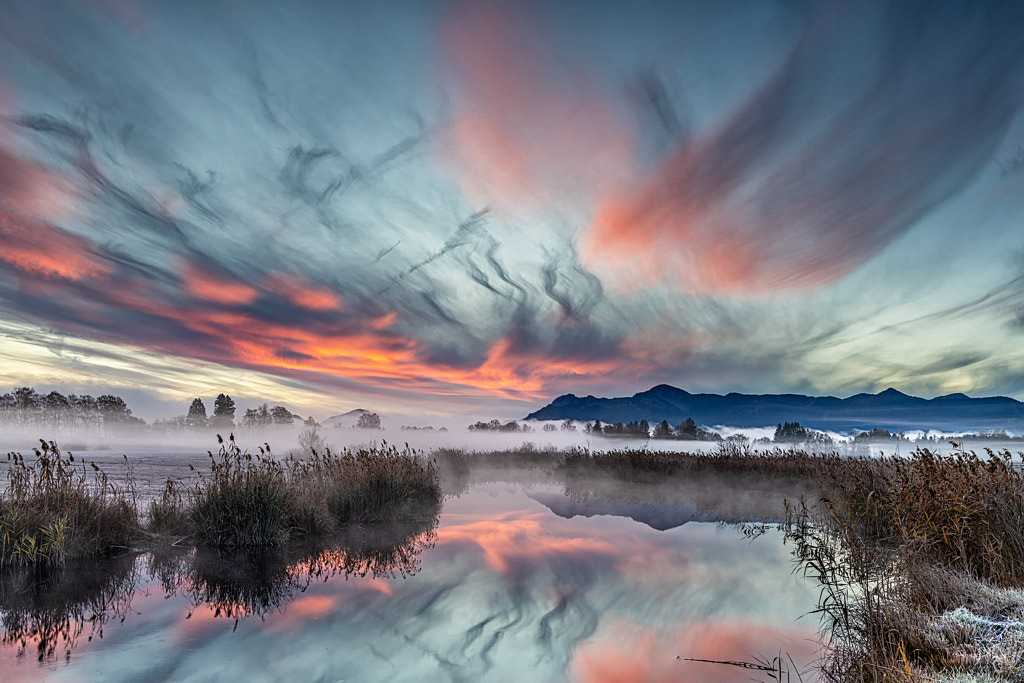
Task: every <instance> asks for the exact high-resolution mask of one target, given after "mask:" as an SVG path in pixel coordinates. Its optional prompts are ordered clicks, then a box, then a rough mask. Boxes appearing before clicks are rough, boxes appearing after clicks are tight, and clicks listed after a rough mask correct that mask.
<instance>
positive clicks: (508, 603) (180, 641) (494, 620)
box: [0, 473, 817, 683]
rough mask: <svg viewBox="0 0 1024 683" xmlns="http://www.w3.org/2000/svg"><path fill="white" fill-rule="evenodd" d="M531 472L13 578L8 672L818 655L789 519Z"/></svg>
mask: <svg viewBox="0 0 1024 683" xmlns="http://www.w3.org/2000/svg"><path fill="white" fill-rule="evenodd" d="M532 476H533V477H534V479H535V480H533V481H530V480H529V479H530V477H529V476H528V477H526V478H525V479H526V480H523V481H494V480H492V481H487V480H486V479H487V477H484V478H483V479H484V480H482V481H472V482H470V483H468V484H464V485H463V486H462V487H461V488H460V491H459V492H458V493H457V494H454V495H449V496H448V497H447V498H446V500H445V503H444V506H443V509H442V511H441V514H440V516H439V517H438V518H436V519H431V520H424V522H423V523H422V524H420V525H419V526H418V527H416V528H412V529H405V530H378V529H362V530H356V531H354V532H353V534H351V535H350V536H348V537H346V538H345V539H343V540H342V541H340V542H339V543H338V544H336V545H335V546H331V547H328V548H290V549H287V550H280V551H276V552H275V553H270V554H269V556H253V555H247V554H244V553H243V554H236V555H218V554H216V553H196V551H194V550H187V549H180V550H179V549H169V550H164V551H161V552H159V553H143V554H141V555H137V556H130V557H124V558H121V559H119V560H115V561H113V562H111V563H107V564H106V565H103V567H102V570H101V571H97V572H91V571H87V569H89V567H97V566H98V565H97V563H95V562H94V563H91V564H90V565H88V566H87V567H78V568H76V567H74V566H69V568H68V570H67V571H66V572H65V573H64V574H63V575H61V576H58V577H49V578H40V579H36V580H31V577H24V576H20V577H13V578H12V577H8V578H7V579H6V580H5V581H4V583H3V584H0V588H2V591H0V600H2V609H0V611H2V616H3V619H4V621H3V628H4V629H5V638H4V644H3V646H2V647H0V679H3V680H5V681H11V680H13V681H34V680H47V681H81V680H103V681H164V680H174V681H214V680H253V681H274V680H302V681H332V682H333V681H388V682H393V683H396V682H399V681H434V680H436V681H467V682H468V681H523V680H530V681H565V680H568V681H579V682H584V683H598V682H606V683H611V682H613V681H644V680H646V681H687V680H694V681H712V682H715V681H722V682H724V681H748V680H751V676H754V677H755V679H756V675H757V674H756V673H755V672H750V671H743V670H741V669H736V668H731V667H725V666H718V665H710V664H697V663H692V662H686V661H683V658H686V657H696V658H703V659H714V660H752V659H754V658H755V657H757V656H759V655H761V656H768V657H771V656H774V655H776V654H778V653H779V652H780V651H781V652H788V653H789V654H790V655H792V657H793V659H794V660H796V662H797V663H798V664H800V665H801V666H804V665H809V664H810V663H812V662H813V661H814V659H815V656H816V651H817V645H816V643H817V635H816V627H817V621H816V619H815V618H814V617H813V616H807V617H804V618H802V619H801V618H800V617H801V615H804V614H806V613H807V612H809V611H810V610H812V609H813V608H814V607H815V600H816V597H817V586H816V585H814V583H813V582H812V581H810V580H803V579H801V578H800V577H799V576H798V575H795V574H794V573H793V571H792V570H793V566H794V565H793V560H792V557H791V555H790V552H789V548H787V547H786V546H785V545H784V544H783V542H782V537H781V534H779V533H778V532H777V531H769V532H768V533H765V534H764V535H763V536H761V537H759V538H757V539H756V540H750V539H748V538H747V537H745V535H744V534H743V533H742V528H741V527H739V526H736V525H725V524H721V523H716V522H715V521H713V520H714V518H715V514H714V512H713V511H709V510H708V509H706V508H704V509H697V508H696V507H695V506H694V505H692V504H687V503H686V502H685V501H677V502H673V503H668V502H658V501H654V502H651V501H643V500H637V499H636V495H635V491H634V492H633V495H631V497H629V498H628V499H627V498H623V499H618V498H615V497H614V496H604V497H595V496H594V495H592V494H586V493H584V494H581V493H580V492H579V491H576V492H572V493H573V495H572V496H571V497H568V496H567V495H566V491H565V487H564V486H563V485H562V484H560V483H556V482H552V481H545V477H544V476H543V474H538V473H535V474H534V475H532ZM491 479H494V477H491ZM94 614H95V615H96V618H95V619H91V617H92V616H93V615H94ZM33 619H35V620H36V621H37V622H38V623H36V624H34V626H35V627H36V628H37V632H36V633H33V632H32V628H33V623H32V620H33ZM61 619H64V621H61ZM39 628H41V631H40V630H38V629H39ZM40 632H41V633H44V634H47V643H46V646H45V647H44V648H42V650H41V649H40V647H39V645H40V635H39V633H40ZM49 636H53V637H49ZM794 680H795V678H794ZM804 680H808V681H810V680H814V678H813V676H806V675H805V677H804Z"/></svg>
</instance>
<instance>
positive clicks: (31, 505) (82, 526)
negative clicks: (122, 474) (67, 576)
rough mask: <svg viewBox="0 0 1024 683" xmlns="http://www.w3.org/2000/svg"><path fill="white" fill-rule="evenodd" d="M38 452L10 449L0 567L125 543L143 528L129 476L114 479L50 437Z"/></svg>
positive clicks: (1, 499) (1, 500)
mask: <svg viewBox="0 0 1024 683" xmlns="http://www.w3.org/2000/svg"><path fill="white" fill-rule="evenodd" d="M39 443H40V445H39V448H36V449H33V452H34V455H35V458H34V459H28V458H25V457H24V456H23V455H21V454H19V453H8V454H7V461H8V469H7V485H6V487H5V488H4V490H3V493H2V495H0V567H3V566H7V565H17V564H31V565H40V566H41V565H59V564H62V563H63V562H65V561H66V560H67V559H69V558H77V557H85V556H89V555H95V554H98V553H103V552H109V551H110V550H112V549H115V548H118V547H122V548H123V547H127V546H129V545H130V544H131V543H132V540H133V538H134V537H135V536H136V533H137V531H138V529H139V516H138V512H137V506H136V499H135V490H134V486H133V485H132V483H131V477H130V476H129V477H128V479H127V483H126V484H121V485H118V484H115V483H114V482H112V481H111V480H110V479H109V478H108V477H107V475H106V474H105V473H104V472H103V471H102V470H100V469H99V468H98V467H96V465H92V466H91V470H90V469H88V468H87V466H86V464H85V463H84V462H83V463H76V462H75V460H74V456H73V455H71V454H70V453H67V454H65V453H63V452H61V450H60V449H59V448H58V447H57V445H56V444H55V443H54V442H52V441H43V440H40V442H39Z"/></svg>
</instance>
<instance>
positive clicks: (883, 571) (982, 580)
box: [786, 449, 1024, 683]
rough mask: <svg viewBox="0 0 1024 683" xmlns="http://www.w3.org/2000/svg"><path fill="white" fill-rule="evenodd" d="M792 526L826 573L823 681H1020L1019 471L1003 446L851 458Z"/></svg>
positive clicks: (822, 578)
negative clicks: (826, 641) (826, 645)
mask: <svg viewBox="0 0 1024 683" xmlns="http://www.w3.org/2000/svg"><path fill="white" fill-rule="evenodd" d="M820 476H821V485H822V489H823V495H822V497H821V499H820V502H819V504H813V505H810V504H807V503H806V502H801V503H799V504H797V505H791V506H790V508H789V514H790V518H789V522H788V524H787V525H786V528H787V534H788V538H789V540H790V542H792V543H793V544H794V548H795V551H796V554H797V557H798V558H799V560H800V562H801V563H802V566H803V568H804V571H805V573H806V574H807V575H809V576H811V577H813V578H814V579H816V580H817V581H818V582H819V583H820V585H821V586H822V593H821V600H820V604H819V609H818V612H819V614H820V615H821V616H822V618H823V624H824V625H825V627H826V629H825V631H826V635H827V636H828V638H829V641H830V648H829V650H828V654H827V656H826V658H825V659H824V661H823V662H822V673H823V676H824V677H825V680H828V681H836V682H841V683H847V682H852V681H857V682H858V683H860V682H867V681H870V682H872V683H888V682H890V681H891V682H895V681H901V682H902V681H929V680H941V681H954V680H956V681H987V680H1000V681H1022V680H1024V591H1022V590H1021V588H1022V587H1024V473H1022V472H1021V470H1020V469H1018V468H1017V467H1015V466H1014V463H1013V459H1012V456H1011V454H1010V453H1009V452H1008V451H1005V450H1004V451H998V452H994V451H990V450H988V451H985V452H984V453H983V454H982V455H978V454H976V453H974V452H965V451H960V452H957V453H953V454H951V455H945V456H942V455H938V454H936V453H934V452H933V451H930V450H927V449H918V450H916V451H914V452H913V453H912V454H910V455H909V456H908V457H904V458H895V457H884V458H877V459H848V460H844V461H841V462H836V463H832V464H831V466H830V467H828V468H827V469H825V470H823V471H822V472H821V475H820Z"/></svg>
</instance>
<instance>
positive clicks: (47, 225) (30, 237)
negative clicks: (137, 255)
mask: <svg viewBox="0 0 1024 683" xmlns="http://www.w3.org/2000/svg"><path fill="white" fill-rule="evenodd" d="M72 207H73V202H72V199H71V194H70V191H69V190H68V188H67V184H66V183H65V182H63V181H62V179H61V178H60V177H59V176H57V175H56V174H54V173H51V172H50V171H48V170H47V169H45V168H43V167H42V166H39V165H38V164H35V163H33V162H31V161H27V160H25V159H22V158H21V157H18V156H15V155H14V154H11V153H9V152H7V151H5V150H4V149H3V148H2V147H0V246H2V248H0V261H2V262H4V263H7V264H8V265H11V266H13V267H14V268H16V269H18V270H20V271H22V272H24V273H28V274H31V275H39V276H42V277H44V278H63V279H66V280H80V279H83V278H91V277H102V276H104V275H106V274H108V273H109V268H108V267H107V265H106V264H104V263H103V262H102V261H101V260H100V259H99V258H98V255H97V254H96V251H95V249H94V248H93V245H92V243H91V242H89V241H88V240H86V239H84V238H81V237H78V236H77V235H74V234H72V233H70V232H68V231H67V230H64V229H62V228H59V227H57V226H55V225H53V224H52V223H51V221H53V220H60V219H65V218H69V217H71V216H72V214H73V208H72Z"/></svg>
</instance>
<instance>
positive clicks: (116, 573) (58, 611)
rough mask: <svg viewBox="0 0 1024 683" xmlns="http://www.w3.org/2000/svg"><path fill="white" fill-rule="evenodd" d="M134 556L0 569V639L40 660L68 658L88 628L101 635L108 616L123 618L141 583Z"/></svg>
mask: <svg viewBox="0 0 1024 683" xmlns="http://www.w3.org/2000/svg"><path fill="white" fill-rule="evenodd" d="M138 579H139V576H138V572H137V571H136V568H135V558H134V557H120V558H114V559H108V560H103V561H100V562H97V561H85V560H79V561H68V562H67V563H66V564H65V566H62V567H52V566H47V567H25V566H17V567H8V568H6V569H4V570H3V572H2V573H0V623H2V625H3V628H4V633H3V638H2V639H0V642H2V643H3V645H5V646H14V647H16V648H17V652H18V656H19V657H20V656H24V655H25V653H26V652H27V651H28V650H29V648H30V647H32V646H34V647H35V649H36V655H37V657H38V659H39V661H45V660H49V659H53V658H54V657H55V656H56V655H57V650H58V648H62V650H63V653H62V654H63V655H64V656H65V657H68V656H70V653H71V649H72V648H73V647H74V646H75V645H76V644H77V642H78V640H79V638H80V637H81V636H82V634H83V633H84V632H85V630H86V628H87V627H88V629H89V635H88V637H89V639H92V637H93V635H96V636H99V637H102V635H103V625H104V624H105V623H107V621H109V620H110V619H112V618H114V619H124V617H125V615H126V614H127V613H128V612H129V611H130V608H131V598H132V595H133V593H134V590H135V587H136V585H137V583H138Z"/></svg>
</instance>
